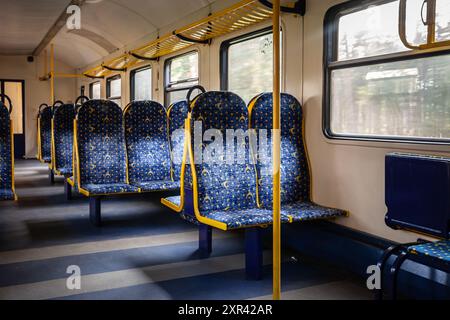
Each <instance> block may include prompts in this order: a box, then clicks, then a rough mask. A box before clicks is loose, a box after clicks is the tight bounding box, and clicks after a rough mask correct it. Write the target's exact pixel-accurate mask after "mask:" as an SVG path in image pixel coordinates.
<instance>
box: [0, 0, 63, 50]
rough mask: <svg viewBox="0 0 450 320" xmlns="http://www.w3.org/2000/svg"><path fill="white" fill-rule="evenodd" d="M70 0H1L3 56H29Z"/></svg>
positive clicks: (1, 43) (0, 46)
mask: <svg viewBox="0 0 450 320" xmlns="http://www.w3.org/2000/svg"><path fill="white" fill-rule="evenodd" d="M69 3H70V0H0V21H1V27H0V39H1V40H0V54H8V55H28V54H31V53H32V52H33V50H34V49H35V48H36V47H37V46H38V44H39V43H40V42H41V40H42V39H43V38H44V36H45V35H46V33H47V31H48V30H49V29H50V28H51V26H52V25H53V24H54V23H55V21H56V20H57V18H58V17H59V15H60V14H61V12H63V10H64V9H65V8H66V6H67V5H68V4H69Z"/></svg>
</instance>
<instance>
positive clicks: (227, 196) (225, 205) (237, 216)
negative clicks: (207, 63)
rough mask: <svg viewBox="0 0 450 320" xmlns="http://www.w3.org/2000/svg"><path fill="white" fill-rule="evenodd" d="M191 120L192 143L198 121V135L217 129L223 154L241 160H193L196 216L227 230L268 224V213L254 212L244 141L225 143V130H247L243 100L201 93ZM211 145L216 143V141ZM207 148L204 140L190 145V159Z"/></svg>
mask: <svg viewBox="0 0 450 320" xmlns="http://www.w3.org/2000/svg"><path fill="white" fill-rule="evenodd" d="M191 121H192V122H191V136H192V141H194V135H193V133H194V124H195V122H201V124H202V134H204V133H205V131H207V130H209V129H217V130H220V133H221V134H222V136H223V142H221V143H222V147H223V151H224V155H225V154H226V153H227V148H228V151H232V153H233V154H235V155H236V152H234V150H239V151H238V152H239V153H240V156H242V157H245V161H244V163H240V162H239V161H231V162H230V161H226V157H225V156H223V157H221V159H220V157H219V159H216V160H217V161H215V162H211V161H204V159H203V161H196V164H195V165H194V166H195V171H196V173H197V180H198V181H197V187H198V208H199V211H200V214H201V215H203V216H205V217H208V218H210V219H213V220H216V221H220V222H224V223H226V224H227V228H228V229H235V228H242V227H246V226H254V225H257V224H269V223H271V222H272V220H271V219H272V218H271V217H272V215H271V213H270V211H265V210H259V209H257V203H256V172H255V166H254V165H253V164H251V162H250V153H249V143H248V139H244V141H241V142H238V139H234V141H233V143H232V144H231V143H226V142H225V140H226V139H225V137H226V130H227V129H232V130H239V129H241V130H242V132H246V131H247V129H248V111H247V107H246V105H245V103H244V101H243V100H242V99H241V98H240V97H239V96H237V95H235V94H234V93H231V92H207V93H204V94H202V95H200V96H199V97H198V98H197V99H196V100H195V102H194V103H193V107H192V111H191ZM217 138H218V137H216V139H217ZM214 143H215V144H217V141H214ZM219 143H220V140H219ZM238 143H240V145H239V147H240V148H239V149H238V145H237V144H238ZM241 143H242V144H241ZM209 145H210V143H208V142H206V141H203V143H202V145H201V146H200V147H199V148H198V146H195V144H193V146H192V148H193V152H194V158H196V157H198V155H199V153H201V154H206V153H205V151H206V150H207V149H208V146H209ZM197 148H198V150H197ZM230 148H233V150H230ZM284 220H285V221H287V217H284Z"/></svg>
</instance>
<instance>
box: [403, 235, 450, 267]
mask: <svg viewBox="0 0 450 320" xmlns="http://www.w3.org/2000/svg"><path fill="white" fill-rule="evenodd" d="M408 251H409V252H410V253H412V254H415V255H418V256H426V257H429V258H431V259H436V260H439V261H442V262H445V263H447V264H448V263H450V240H444V241H439V242H434V243H433V242H432V243H425V244H420V245H417V246H413V247H410V248H409V249H408Z"/></svg>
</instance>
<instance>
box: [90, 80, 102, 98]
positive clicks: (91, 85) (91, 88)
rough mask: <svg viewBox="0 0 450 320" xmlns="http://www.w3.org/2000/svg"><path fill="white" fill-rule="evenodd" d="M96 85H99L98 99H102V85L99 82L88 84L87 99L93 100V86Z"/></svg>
mask: <svg viewBox="0 0 450 320" xmlns="http://www.w3.org/2000/svg"><path fill="white" fill-rule="evenodd" d="M97 83H98V84H99V85H100V99H101V98H102V83H101V81H94V82H91V83H89V99H93V98H92V96H93V93H94V85H95V84H97Z"/></svg>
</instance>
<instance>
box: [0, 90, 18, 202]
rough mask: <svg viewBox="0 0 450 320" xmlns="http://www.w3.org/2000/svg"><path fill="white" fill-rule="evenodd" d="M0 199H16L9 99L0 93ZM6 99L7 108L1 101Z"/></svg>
mask: <svg viewBox="0 0 450 320" xmlns="http://www.w3.org/2000/svg"><path fill="white" fill-rule="evenodd" d="M0 99H1V100H0V200H16V199H17V196H16V192H15V187H14V139H13V132H14V131H13V124H12V121H11V116H10V115H11V111H12V108H13V106H12V103H11V99H10V98H9V97H8V96H7V95H4V94H0ZM5 100H6V101H8V103H9V110H8V108H7V107H6V105H5V104H4V103H3V101H5Z"/></svg>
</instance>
